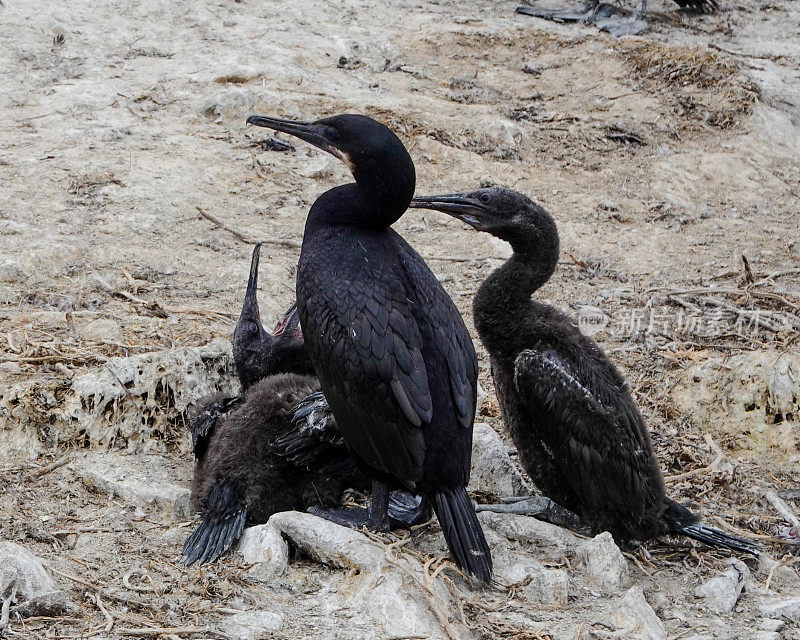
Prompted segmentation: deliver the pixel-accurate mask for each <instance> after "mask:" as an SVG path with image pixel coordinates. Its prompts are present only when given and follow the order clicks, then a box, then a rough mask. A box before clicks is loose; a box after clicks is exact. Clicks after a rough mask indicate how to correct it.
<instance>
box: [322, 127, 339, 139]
mask: <svg viewBox="0 0 800 640" xmlns="http://www.w3.org/2000/svg"><path fill="white" fill-rule="evenodd" d="M325 137H326V138H327V139H328V140H330V141H331V142H336V138H338V137H339V136H338V134H337V133H336V129H334V128H333V127H326V128H325Z"/></svg>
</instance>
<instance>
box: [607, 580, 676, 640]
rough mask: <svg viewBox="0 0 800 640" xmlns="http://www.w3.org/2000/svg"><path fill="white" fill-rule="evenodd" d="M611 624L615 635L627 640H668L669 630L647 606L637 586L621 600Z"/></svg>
mask: <svg viewBox="0 0 800 640" xmlns="http://www.w3.org/2000/svg"><path fill="white" fill-rule="evenodd" d="M610 622H611V623H612V624H613V625H614V627H615V628H616V631H615V635H616V636H617V637H620V638H625V639H626V640H666V639H667V630H666V629H665V627H664V623H663V622H661V620H659V618H658V616H657V615H656V612H655V611H653V609H652V608H651V607H650V605H649V604H647V600H645V597H644V592H643V591H642V587H640V586H638V585H637V586H635V587H631V588H630V589H628V592H627V593H626V594H625V595H624V596H623V597H622V598H621V599H620V601H619V604H618V605H617V607H616V609H615V610H614V612H613V613H612V615H611V618H610Z"/></svg>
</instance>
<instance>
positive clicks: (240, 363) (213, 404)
mask: <svg viewBox="0 0 800 640" xmlns="http://www.w3.org/2000/svg"><path fill="white" fill-rule="evenodd" d="M260 252H261V243H260V242H259V243H258V244H257V245H256V246H255V248H254V249H253V255H252V258H251V261H250V276H249V278H248V280H247V289H246V291H245V294H244V302H243V304H242V313H241V314H240V315H239V320H238V321H237V322H236V328H235V329H234V331H233V363H234V367H235V369H236V374H237V376H238V378H239V382H240V384H241V392H240V393H239V394H238V395H234V396H230V395H224V394H217V395H214V396H211V397H210V398H207V399H205V400H204V401H202V402H201V403H200V404H199V405H198V407H197V409H196V410H195V412H194V419H193V421H192V424H191V434H192V450H193V451H194V455H195V458H197V459H198V460H200V459H202V457H203V456H204V455H205V452H206V449H207V447H208V440H209V438H210V437H211V435H212V433H213V430H214V428H215V425H216V424H218V423H219V421H220V420H221V419H222V418H224V417H225V416H226V415H227V414H228V413H229V412H230V411H232V410H233V409H235V408H236V407H238V406H239V405H240V404H241V403H242V399H243V395H244V393H245V392H246V391H247V390H248V389H249V388H250V387H251V386H253V385H254V384H255V383H256V382H258V381H259V380H261V379H263V378H265V377H266V376H268V375H272V374H276V373H297V374H301V375H305V374H309V375H310V374H313V373H314V371H313V369H312V367H311V361H310V360H309V359H308V355H307V354H306V351H305V348H304V347H303V333H302V331H301V329H300V319H299V317H298V315H297V309H296V307H295V306H294V305H292V307H291V308H290V309H289V311H287V312H286V313H285V314H284V316H283V318H282V319H281V321H280V322H279V323H278V325H277V326H276V327H275V331H274V332H273V333H271V334H270V333H268V332H267V331H266V329H264V326H263V325H262V324H261V315H260V314H259V310H258V299H257V297H256V296H257V289H258V263H259V257H260Z"/></svg>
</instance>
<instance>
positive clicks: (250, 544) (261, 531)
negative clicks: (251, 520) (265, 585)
mask: <svg viewBox="0 0 800 640" xmlns="http://www.w3.org/2000/svg"><path fill="white" fill-rule="evenodd" d="M236 550H237V551H238V552H239V553H240V554H241V556H242V559H243V560H244V562H245V564H247V565H252V566H250V568H249V569H248V570H247V573H248V575H250V576H252V577H254V578H258V579H259V580H263V581H264V582H270V581H272V580H275V579H276V578H278V577H280V576H282V575H283V573H284V572H285V571H286V568H287V567H288V565H289V546H288V545H287V544H286V540H284V539H283V536H281V532H280V531H279V530H278V529H277V528H276V527H275V526H274V525H273V524H271V523H269V522H268V523H267V524H261V525H257V526H255V527H248V528H247V529H245V530H244V533H243V534H242V537H241V538H240V539H239V543H238V546H237V547H236Z"/></svg>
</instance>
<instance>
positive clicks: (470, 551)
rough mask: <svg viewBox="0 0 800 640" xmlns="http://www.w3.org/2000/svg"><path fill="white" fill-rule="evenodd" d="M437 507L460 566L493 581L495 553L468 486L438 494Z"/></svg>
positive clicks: (446, 538) (434, 508)
mask: <svg viewBox="0 0 800 640" xmlns="http://www.w3.org/2000/svg"><path fill="white" fill-rule="evenodd" d="M433 510H434V511H435V512H436V517H437V518H438V519H439V524H440V525H441V526H442V532H443V533H444V539H445V541H446V542H447V546H448V548H449V549H450V553H451V554H453V556H454V558H455V560H456V563H457V564H458V566H459V567H461V569H463V570H464V571H466V572H467V573H470V574H472V575H474V576H475V577H476V578H478V579H479V580H481V581H482V582H489V580H491V578H492V554H491V552H490V551H489V545H488V544H486V538H485V537H484V535H483V529H482V528H481V523H480V522H478V516H477V515H476V514H475V509H474V507H473V506H472V502H470V499H469V496H468V495H467V490H466V489H465V488H464V487H458V488H457V489H452V490H444V491H441V492H439V493H436V494H434V496H433Z"/></svg>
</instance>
